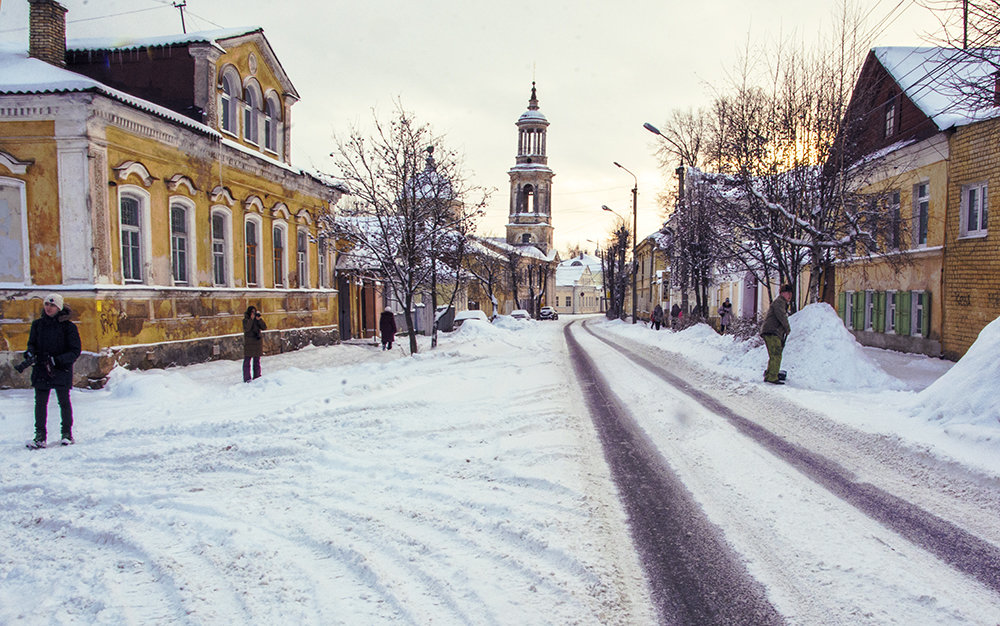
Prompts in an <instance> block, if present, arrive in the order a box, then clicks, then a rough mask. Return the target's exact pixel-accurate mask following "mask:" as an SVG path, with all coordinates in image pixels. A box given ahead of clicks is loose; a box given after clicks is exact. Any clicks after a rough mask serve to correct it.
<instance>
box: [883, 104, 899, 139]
mask: <svg viewBox="0 0 1000 626" xmlns="http://www.w3.org/2000/svg"><path fill="white" fill-rule="evenodd" d="M897 102H898V99H897V98H896V94H890V95H889V99H888V100H887V101H886V103H885V127H884V128H883V131H884V134H883V135H882V136H883V137H885V138H889V137H892V136H893V135H895V134H896V127H897V118H898V117H899V107H898V106H897Z"/></svg>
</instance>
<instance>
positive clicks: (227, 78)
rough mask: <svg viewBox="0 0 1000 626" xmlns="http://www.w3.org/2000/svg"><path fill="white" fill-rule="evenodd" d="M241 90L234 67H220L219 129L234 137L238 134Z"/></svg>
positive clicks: (241, 85)
mask: <svg viewBox="0 0 1000 626" xmlns="http://www.w3.org/2000/svg"><path fill="white" fill-rule="evenodd" d="M227 88H228V89H227ZM242 92H243V83H242V81H241V80H240V73H239V72H238V71H237V70H236V68H235V67H233V66H232V65H227V66H226V67H224V68H222V71H220V72H219V130H220V131H222V132H224V133H228V134H230V135H233V136H234V137H239V136H240V127H239V125H240V119H239V118H240V115H239V112H240V103H241V102H242V100H241V97H242V95H243V94H242ZM227 122H228V123H227Z"/></svg>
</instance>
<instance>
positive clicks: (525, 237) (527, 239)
mask: <svg viewBox="0 0 1000 626" xmlns="http://www.w3.org/2000/svg"><path fill="white" fill-rule="evenodd" d="M521 243H531V235H529V234H528V233H524V234H523V235H521Z"/></svg>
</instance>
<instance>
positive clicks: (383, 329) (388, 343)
mask: <svg viewBox="0 0 1000 626" xmlns="http://www.w3.org/2000/svg"><path fill="white" fill-rule="evenodd" d="M378 331H379V333H381V334H382V349H383V350H392V341H393V339H395V338H396V316H395V315H393V313H392V309H390V308H389V307H385V310H384V311H382V315H380V316H379V318H378Z"/></svg>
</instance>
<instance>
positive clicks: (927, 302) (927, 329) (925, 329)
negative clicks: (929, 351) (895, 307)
mask: <svg viewBox="0 0 1000 626" xmlns="http://www.w3.org/2000/svg"><path fill="white" fill-rule="evenodd" d="M920 304H921V306H923V308H924V315H923V319H922V320H921V324H920V334H921V335H923V336H924V337H929V336H930V333H931V292H929V291H925V292H923V293H922V294H920Z"/></svg>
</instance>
